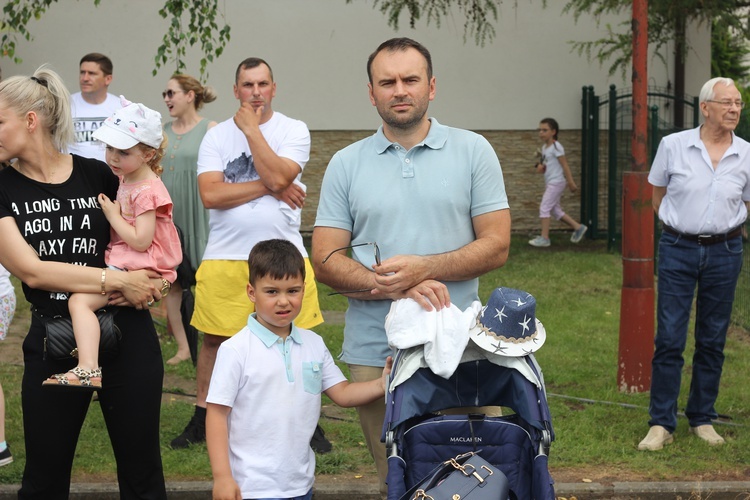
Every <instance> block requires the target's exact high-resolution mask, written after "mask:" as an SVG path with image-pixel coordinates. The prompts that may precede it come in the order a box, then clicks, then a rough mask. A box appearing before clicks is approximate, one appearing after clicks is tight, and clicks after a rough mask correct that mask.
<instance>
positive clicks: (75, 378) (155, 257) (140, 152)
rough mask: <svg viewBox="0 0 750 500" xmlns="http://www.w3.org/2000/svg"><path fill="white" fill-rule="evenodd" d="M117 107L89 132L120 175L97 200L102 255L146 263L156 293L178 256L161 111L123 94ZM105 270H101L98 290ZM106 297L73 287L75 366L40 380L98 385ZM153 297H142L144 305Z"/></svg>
mask: <svg viewBox="0 0 750 500" xmlns="http://www.w3.org/2000/svg"><path fill="white" fill-rule="evenodd" d="M120 98H121V99H122V101H123V108H122V109H120V110H118V111H115V113H114V114H113V115H112V116H111V117H109V118H107V120H106V121H105V122H104V124H103V125H102V126H101V127H100V128H99V129H97V130H96V131H95V132H94V134H93V135H94V138H95V139H97V140H99V141H101V142H103V143H104V144H106V145H107V150H106V159H107V164H108V165H109V167H110V168H111V169H112V172H114V174H115V175H117V176H118V177H119V178H120V187H119V189H118V190H117V199H116V201H114V202H113V201H112V200H110V199H109V198H108V197H107V196H105V195H104V194H100V195H99V197H98V201H99V205H100V206H101V208H102V211H103V212H104V215H105V217H106V218H107V221H109V223H110V226H111V237H110V242H109V246H108V247H107V251H106V253H105V261H106V263H107V266H108V267H109V268H113V269H120V270H126V271H132V270H136V269H149V270H152V271H155V272H156V273H159V274H160V275H161V276H162V277H163V282H164V283H163V284H164V286H163V288H162V296H164V295H166V292H167V291H168V290H169V288H170V286H171V283H172V282H173V281H174V280H175V278H176V272H175V267H176V266H177V265H178V264H179V263H180V262H181V261H182V251H181V249H180V240H179V236H178V234H177V229H176V228H175V226H174V223H173V222H172V200H171V198H170V197H169V193H168V192H167V188H166V187H165V186H164V183H162V181H161V179H160V178H159V174H161V171H162V168H161V166H160V165H159V161H160V160H161V158H162V157H163V156H164V149H165V146H166V138H164V135H163V133H162V128H161V114H159V113H158V112H157V111H154V110H152V109H149V108H147V107H146V106H144V105H143V104H139V103H130V102H128V101H126V100H125V98H124V97H122V96H121V97H120ZM105 280H106V270H102V290H104V283H105ZM108 301H109V297H108V296H107V295H106V294H105V293H104V291H102V293H101V294H93V293H74V294H73V295H71V296H70V299H69V301H68V309H69V310H70V317H71V320H72V323H73V333H74V335H75V338H76V344H77V347H78V366H76V367H75V368H73V369H72V370H70V371H68V372H66V373H59V374H56V375H53V376H52V377H50V378H49V379H47V380H46V381H44V382H43V385H44V386H52V387H67V388H76V389H85V390H98V389H100V388H101V380H102V371H101V367H100V366H99V338H100V335H101V332H100V331H99V320H98V319H97V317H96V313H95V312H96V311H97V310H99V309H101V308H103V307H105V306H106V305H107V303H108ZM152 303H153V300H152V301H150V302H149V303H148V305H149V306H150V305H151V304H152Z"/></svg>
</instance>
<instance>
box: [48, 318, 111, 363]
mask: <svg viewBox="0 0 750 500" xmlns="http://www.w3.org/2000/svg"><path fill="white" fill-rule="evenodd" d="M34 314H36V316H37V317H39V318H40V319H41V320H42V322H44V328H45V332H46V333H45V336H44V359H45V360H46V359H52V360H67V359H73V358H77V357H78V347H76V338H75V335H73V322H72V321H71V319H70V317H67V316H55V317H52V318H50V317H47V316H42V315H41V314H39V313H37V312H36V311H34ZM96 317H97V319H98V320H99V329H100V332H101V335H100V337H99V362H100V363H101V362H102V361H108V360H111V359H113V358H115V357H116V356H117V355H118V354H119V352H120V340H121V339H122V332H120V329H119V328H118V327H117V325H115V321H114V313H113V312H112V311H111V310H107V309H100V310H98V311H96Z"/></svg>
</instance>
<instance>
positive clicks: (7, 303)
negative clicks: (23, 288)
mask: <svg viewBox="0 0 750 500" xmlns="http://www.w3.org/2000/svg"><path fill="white" fill-rule="evenodd" d="M0 168H2V167H0ZM15 313H16V291H15V290H14V289H13V283H11V282H10V273H9V272H8V270H7V269H5V268H4V267H3V266H1V265H0V340H5V336H6V335H8V329H9V328H10V324H11V322H12V321H13V316H14V315H15ZM12 461H13V455H11V453H10V448H9V447H8V443H7V442H6V441H5V394H4V393H3V386H2V385H0V467H2V466H3V465H8V464H9V463H11V462H12Z"/></svg>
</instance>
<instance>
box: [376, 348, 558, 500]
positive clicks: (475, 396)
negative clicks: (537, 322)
mask: <svg viewBox="0 0 750 500" xmlns="http://www.w3.org/2000/svg"><path fill="white" fill-rule="evenodd" d="M402 358H403V352H402V351H399V352H398V353H397V355H396V359H395V360H394V366H393V371H392V373H391V379H393V378H394V377H395V376H396V374H397V371H398V370H399V365H400V364H401V363H400V361H401V359H402ZM517 359H519V360H521V362H523V363H525V364H526V365H527V366H528V367H529V368H530V369H531V370H530V371H531V372H533V374H534V375H535V376H536V381H535V382H532V381H531V380H529V379H528V378H527V377H526V376H524V374H522V373H521V372H520V371H519V370H516V369H513V368H508V367H506V366H499V365H497V364H493V363H492V362H490V361H488V360H486V359H481V360H476V361H468V362H464V363H461V364H459V366H458V369H457V370H456V372H455V373H454V374H453V375H452V376H451V377H450V378H449V379H444V378H442V377H440V376H438V375H435V374H434V373H433V372H432V371H430V369H429V368H419V369H418V370H417V371H416V372H415V373H414V374H413V375H411V376H410V377H409V378H408V379H406V380H405V381H403V382H402V383H401V384H400V385H398V386H396V387H395V388H394V389H393V390H392V391H387V393H386V416H385V421H384V423H383V435H382V440H383V441H384V442H385V443H386V448H387V456H388V480H387V482H388V500H399V499H400V498H401V497H402V495H404V493H405V492H406V491H407V490H408V489H409V488H411V487H412V486H414V485H415V484H418V483H419V482H420V481H421V480H422V479H423V478H424V477H425V476H427V474H429V472H430V471H431V470H432V469H434V468H435V466H437V465H438V464H440V463H442V462H444V461H446V460H448V459H450V458H452V457H454V456H456V455H458V454H460V453H465V452H468V451H475V452H477V453H478V454H479V455H481V456H482V457H483V458H484V459H485V460H487V461H488V462H490V463H492V464H493V465H495V466H496V467H497V468H499V469H500V470H501V471H502V472H503V473H504V474H505V475H506V477H507V478H508V483H509V486H510V490H511V498H512V499H521V500H529V499H530V500H554V499H555V494H554V488H553V481H552V478H551V476H550V474H549V470H548V468H547V456H548V453H549V447H550V443H551V442H552V441H553V440H554V432H553V430H552V419H551V417H550V412H549V406H548V405H547V398H546V394H545V389H544V381H543V378H542V373H541V369H540V367H539V365H538V364H537V362H536V360H535V359H534V356H533V354H529V355H527V356H524V357H522V358H517ZM524 371H525V372H526V373H527V374H528V373H529V370H524ZM479 406H503V407H509V408H511V409H513V410H514V411H515V414H514V415H509V416H502V417H486V416H485V415H480V414H469V415H439V414H436V412H439V411H441V410H445V409H448V408H458V407H479Z"/></svg>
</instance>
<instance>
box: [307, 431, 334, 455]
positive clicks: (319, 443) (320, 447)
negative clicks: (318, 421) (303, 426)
mask: <svg viewBox="0 0 750 500" xmlns="http://www.w3.org/2000/svg"><path fill="white" fill-rule="evenodd" d="M310 448H312V449H313V451H314V452H315V453H320V454H321V455H322V454H323V453H328V452H329V451H331V450H332V449H333V445H332V444H331V442H330V441H328V440H327V439H326V433H325V432H323V428H322V427H320V425H318V426H316V427H315V432H314V433H313V436H312V439H310Z"/></svg>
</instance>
